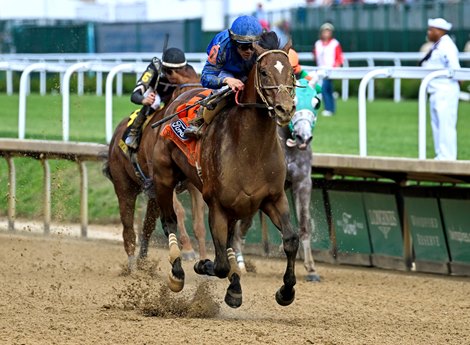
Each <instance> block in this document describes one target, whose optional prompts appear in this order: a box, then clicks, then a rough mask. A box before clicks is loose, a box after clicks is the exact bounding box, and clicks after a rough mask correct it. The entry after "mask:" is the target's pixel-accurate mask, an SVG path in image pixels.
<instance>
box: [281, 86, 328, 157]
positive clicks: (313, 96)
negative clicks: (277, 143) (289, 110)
mask: <svg viewBox="0 0 470 345" xmlns="http://www.w3.org/2000/svg"><path fill="white" fill-rule="evenodd" d="M297 86H298V88H297V90H296V95H295V104H296V111H295V114H294V117H293V118H292V120H291V121H290V123H289V129H290V132H291V139H288V140H287V142H286V143H287V146H289V147H295V146H297V148H299V149H300V150H305V149H307V147H308V146H309V145H310V142H311V141H312V138H313V130H314V129H315V124H316V122H317V111H318V109H319V108H320V100H319V98H318V96H317V95H318V91H319V90H317V89H316V88H315V87H312V86H311V85H310V83H309V82H308V81H307V80H306V79H301V80H298V81H297Z"/></svg>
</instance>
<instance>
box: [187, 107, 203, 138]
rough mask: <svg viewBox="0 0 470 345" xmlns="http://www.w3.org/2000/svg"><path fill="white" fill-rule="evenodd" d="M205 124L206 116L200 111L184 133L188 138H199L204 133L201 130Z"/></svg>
mask: <svg viewBox="0 0 470 345" xmlns="http://www.w3.org/2000/svg"><path fill="white" fill-rule="evenodd" d="M203 125H204V118H203V117H202V115H200V114H199V113H198V115H197V117H195V118H194V119H193V120H191V122H189V126H188V127H187V128H186V129H185V130H184V135H185V136H186V137H188V138H192V139H199V138H200V137H201V135H202V133H201V130H202V126H203Z"/></svg>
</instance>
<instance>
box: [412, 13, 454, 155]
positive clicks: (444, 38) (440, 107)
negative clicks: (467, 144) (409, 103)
mask: <svg viewBox="0 0 470 345" xmlns="http://www.w3.org/2000/svg"><path fill="white" fill-rule="evenodd" d="M451 28H452V24H451V23H449V22H447V21H446V20H445V19H442V18H435V19H429V20H428V32H427V35H428V39H429V41H431V42H433V43H434V44H433V46H432V47H431V50H430V51H429V52H428V53H427V54H426V56H425V57H424V58H423V59H422V60H421V61H420V65H421V66H423V67H426V68H435V69H443V68H449V69H458V68H460V63H459V56H458V54H459V51H458V49H457V47H456V45H455V43H454V42H453V41H452V39H451V38H450V37H449V35H448V34H447V32H448V31H449V30H450V29H451ZM428 92H429V93H430V97H429V100H430V105H431V127H432V132H433V138H434V151H435V152H436V157H435V159H438V160H456V159H457V111H458V106H459V93H460V86H459V82H458V81H457V80H453V79H449V78H446V77H443V78H435V79H433V80H432V81H431V82H430V83H429V87H428Z"/></svg>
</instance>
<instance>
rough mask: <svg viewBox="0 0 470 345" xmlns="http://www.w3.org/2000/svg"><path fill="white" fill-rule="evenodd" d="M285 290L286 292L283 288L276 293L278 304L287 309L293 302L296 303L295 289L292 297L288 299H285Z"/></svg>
mask: <svg viewBox="0 0 470 345" xmlns="http://www.w3.org/2000/svg"><path fill="white" fill-rule="evenodd" d="M284 290H285V288H284V286H283V287H281V288H280V289H279V290H277V292H276V302H277V304H279V305H282V306H283V307H286V306H288V305H289V304H291V303H292V302H294V299H295V289H294V288H292V292H291V294H290V296H287V297H285V296H284V295H283V292H285V291H284Z"/></svg>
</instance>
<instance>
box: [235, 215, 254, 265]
mask: <svg viewBox="0 0 470 345" xmlns="http://www.w3.org/2000/svg"><path fill="white" fill-rule="evenodd" d="M252 223H253V219H252V218H251V217H248V218H244V219H242V220H240V221H238V222H237V224H236V225H235V234H234V237H233V249H235V256H236V259H237V263H238V267H240V271H241V272H242V273H243V274H246V266H245V258H244V257H243V247H244V246H245V239H246V234H247V232H248V229H249V228H250V227H251V224H252Z"/></svg>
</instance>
